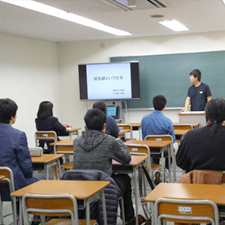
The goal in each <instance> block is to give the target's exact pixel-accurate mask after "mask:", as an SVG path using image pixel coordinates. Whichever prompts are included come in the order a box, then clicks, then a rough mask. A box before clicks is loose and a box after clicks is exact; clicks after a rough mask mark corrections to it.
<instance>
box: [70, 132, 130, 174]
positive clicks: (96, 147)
mask: <svg viewBox="0 0 225 225" xmlns="http://www.w3.org/2000/svg"><path fill="white" fill-rule="evenodd" d="M73 147H74V159H73V168H74V169H97V170H102V171H104V172H105V173H107V174H108V175H109V176H111V175H112V159H115V160H116V161H118V162H120V163H124V164H127V163H129V162H130V160H131V156H130V153H129V151H128V150H127V147H126V146H125V145H124V144H123V142H122V141H121V140H116V139H115V138H113V137H111V136H109V135H107V134H105V133H102V132H101V131H96V130H87V131H84V132H83V133H82V136H80V137H79V138H76V139H75V140H74V143H73Z"/></svg>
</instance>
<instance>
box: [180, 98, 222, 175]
mask: <svg viewBox="0 0 225 225" xmlns="http://www.w3.org/2000/svg"><path fill="white" fill-rule="evenodd" d="M205 112H206V120H207V122H208V123H207V125H206V126H205V127H202V128H199V129H195V130H191V131H189V132H188V133H187V134H185V136H184V139H183V140H182V142H181V144H180V147H179V149H178V152H177V155H176V161H177V165H178V166H179V167H180V168H182V169H183V170H186V172H189V171H191V170H195V169H207V170H221V171H222V170H225V163H224V162H225V127H223V126H222V123H223V121H224V120H225V100H224V99H221V98H215V99H212V100H210V101H209V102H208V103H207V105H206V108H205Z"/></svg>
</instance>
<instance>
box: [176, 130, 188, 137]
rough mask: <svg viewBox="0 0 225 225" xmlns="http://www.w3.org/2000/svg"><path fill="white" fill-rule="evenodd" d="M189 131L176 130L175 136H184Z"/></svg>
mask: <svg viewBox="0 0 225 225" xmlns="http://www.w3.org/2000/svg"><path fill="white" fill-rule="evenodd" d="M188 131H189V130H174V134H175V136H176V135H180V136H184V135H185V134H186V133H187V132H188Z"/></svg>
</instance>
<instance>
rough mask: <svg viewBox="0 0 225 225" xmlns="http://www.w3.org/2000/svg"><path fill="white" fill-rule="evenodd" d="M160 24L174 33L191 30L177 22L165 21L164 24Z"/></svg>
mask: <svg viewBox="0 0 225 225" xmlns="http://www.w3.org/2000/svg"><path fill="white" fill-rule="evenodd" d="M159 23H160V24H162V25H164V26H166V27H168V28H170V29H171V30H174V31H186V30H189V29H188V28H187V27H185V26H184V25H183V24H181V23H180V22H178V21H177V20H171V21H168V20H165V21H162V22H159Z"/></svg>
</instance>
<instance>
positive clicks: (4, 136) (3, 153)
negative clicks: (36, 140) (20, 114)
mask: <svg viewBox="0 0 225 225" xmlns="http://www.w3.org/2000/svg"><path fill="white" fill-rule="evenodd" d="M17 108H18V107H17V105H16V103H15V102H14V101H13V100H11V99H8V98H6V99H0V166H7V167H9V168H10V169H11V170H12V172H13V177H14V185H15V190H18V189H20V188H23V187H25V186H27V185H30V184H32V183H34V182H36V181H38V180H39V179H38V178H36V177H33V169H32V161H31V157H30V152H29V150H28V146H27V137H26V134H25V133H24V132H22V131H20V130H17V129H15V128H13V127H12V124H14V123H15V121H16V112H17ZM8 190H9V187H8V184H6V183H5V184H0V192H1V197H2V200H3V201H10V196H9V191H8ZM17 213H18V214H19V210H18V205H17ZM35 219H38V218H37V217H35ZM33 222H34V221H33Z"/></svg>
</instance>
